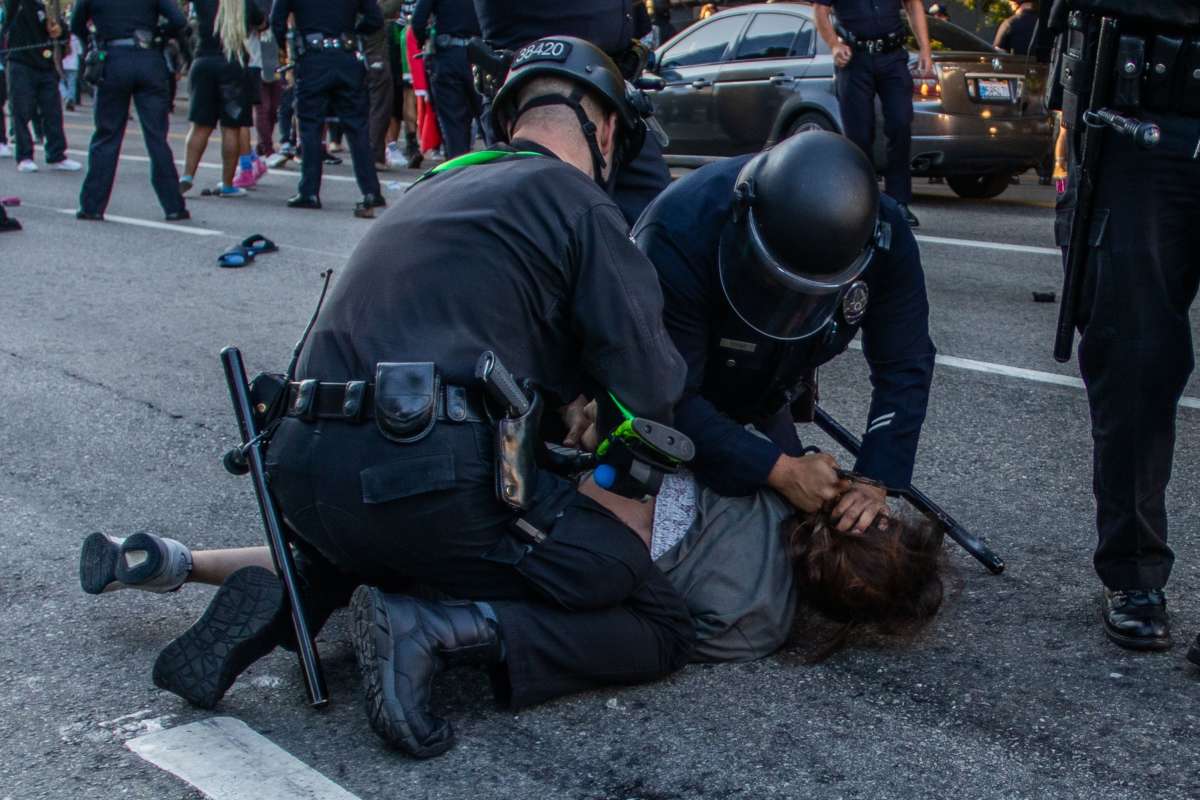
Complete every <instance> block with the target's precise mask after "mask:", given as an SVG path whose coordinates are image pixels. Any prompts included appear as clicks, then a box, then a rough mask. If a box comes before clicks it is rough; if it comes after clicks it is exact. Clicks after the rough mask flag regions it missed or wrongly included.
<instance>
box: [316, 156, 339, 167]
mask: <svg viewBox="0 0 1200 800" xmlns="http://www.w3.org/2000/svg"><path fill="white" fill-rule="evenodd" d="M321 160H322V161H324V162H325V163H326V164H328V165H329V166H331V167H336V166H337V165H338V164H341V163H342V160H341V159H340V158H338V157H337V156H335V155H333V154H332V153H330V152H325V153H323V154H322V155H321Z"/></svg>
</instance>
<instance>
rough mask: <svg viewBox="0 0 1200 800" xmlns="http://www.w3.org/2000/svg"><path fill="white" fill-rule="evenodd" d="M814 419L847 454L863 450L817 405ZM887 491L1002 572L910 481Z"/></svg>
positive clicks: (993, 556) (980, 543) (987, 551)
mask: <svg viewBox="0 0 1200 800" xmlns="http://www.w3.org/2000/svg"><path fill="white" fill-rule="evenodd" d="M813 422H815V423H817V427H819V428H820V429H821V430H823V431H825V433H827V434H829V437H830V438H831V439H833V440H834V441H835V442H837V443H838V444H840V445H841V446H842V447H844V448H846V449H847V450H849V451H850V454H851V455H853V456H857V455H858V453H859V451H860V450H861V449H862V443H861V442H859V441H858V438H857V437H855V435H854V434H852V433H851V432H850V431H848V430H846V428H845V427H844V426H843V425H842V423H840V422H838V421H837V420H836V419H834V418H833V417H831V416H830V415H829V412H828V411H826V410H825V409H823V408H821V407H820V406H816V407H815V408H814V414H813ZM888 493H889V494H895V495H897V496H899V497H903V498H904V499H905V500H907V501H908V502H909V503H912V505H913V506H914V507H915V508H916V509H917V510H918V511H921V512H922V513H924V514H926V515H927V516H930V517H933V518H934V519H936V520H937V521H938V522H939V523H941V525H942V526H943V527H944V528H945V529H946V535H948V536H949V537H950V538H951V539H953V540H954V541H956V542H958V545H959V546H960V547H961V548H962V549H964V550H966V551H967V552H968V553H970V554H971V555H972V556H974V557H975V559H976V560H977V561H978V562H979V563H980V564H983V565H984V566H985V567H987V569H988V572H991V573H992V574H993V575H999V574H1000V573H1001V572H1003V571H1004V559H1002V558H1001V557H1000V556H998V555H996V554H995V553H993V552H992V551H991V549H990V548H989V547H988V546H987V545H986V544H984V542H983V540H982V539H980V538H978V537H977V536H975V534H973V533H971V532H970V531H969V530H967V529H966V528H964V527H963V526H962V525H959V524H958V521H957V520H956V519H954V517H952V516H950V515H949V514H947V513H946V512H945V511H943V510H942V507H941V506H939V505H938V504H937V503H935V502H933V501H932V500H930V499H929V498H928V497H926V496H925V494H924V492H921V491H920V490H918V489H917V488H916V487H915V486H913V485H911V484H909V486H907V487H906V488H904V489H898V488H897V489H892V490H889V492H888Z"/></svg>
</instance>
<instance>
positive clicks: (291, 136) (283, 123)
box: [279, 78, 296, 145]
mask: <svg viewBox="0 0 1200 800" xmlns="http://www.w3.org/2000/svg"><path fill="white" fill-rule="evenodd" d="M282 80H283V79H282V78H281V79H280V81H281V82H282ZM295 124H296V87H295V86H286V85H285V86H284V88H283V94H281V95H280V96H279V143H280V144H284V143H287V144H292V145H294V144H296V131H295Z"/></svg>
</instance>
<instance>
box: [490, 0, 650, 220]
mask: <svg viewBox="0 0 1200 800" xmlns="http://www.w3.org/2000/svg"><path fill="white" fill-rule="evenodd" d="M637 5H640V2H638V3H637ZM634 11H635V3H634V0H572V2H570V3H563V2H560V0H475V12H476V13H477V14H478V15H479V26H480V28H481V29H482V31H483V38H484V39H485V40H487V42H488V44H490V45H491V46H492V47H495V48H497V49H501V50H512V51H516V50H519V49H520V48H522V47H524V46H525V45H527V44H529V43H530V42H532V41H533V40H535V39H538V38H540V37H542V36H556V35H563V36H575V37H578V38H580V39H587V40H588V41H589V42H591V43H592V44H594V45H596V46H597V47H599V48H600V49H601V50H603V51H604V52H605V53H607V54H608V55H609V56H610V57H611V58H612V59H613V60H614V61H616V62H617V64H618V65H627V64H630V63H632V61H633V60H634V59H630V58H629V56H630V47H631V44H632V42H633V40H634V39H637V38H639V37H642V36H644V35H645V34H646V33H647V32H648V31H649V26H648V22H646V24H644V25H641V26H639V25H638V23H637V15H635V14H634ZM641 16H643V17H644V16H645V14H644V13H643V14H642V15H641ZM623 71H624V72H625V78H626V79H627V80H632V79H633V78H635V77H637V76H636V75H633V74H630V69H629V67H627V66H623ZM670 183H671V173H670V171H669V170H668V169H667V162H666V160H664V159H663V154H662V145H661V144H660V143H659V141H658V139H656V138H655V137H654V136H647V137H646V141H645V143H644V144H643V145H642V149H641V151H640V152H639V153H638V154H637V157H636V158H634V159H633V160H632V161H630V162H629V163H627V164H624V165H622V166H621V168H620V169H619V170H617V174H616V177H615V178H614V181H613V187H612V194H613V199H614V200H616V201H617V205H618V206H620V207H621V213H622V214H624V215H625V219H626V220H627V221H628V222H629V224H630V225H633V223H634V222H636V221H637V218H638V217H639V216H641V213H642V211H644V210H645V208H646V206H648V205H650V201H651V200H653V199H654V198H655V197H657V196H658V193H659V192H661V191H662V190H663V189H665V188H667V186H668V185H670Z"/></svg>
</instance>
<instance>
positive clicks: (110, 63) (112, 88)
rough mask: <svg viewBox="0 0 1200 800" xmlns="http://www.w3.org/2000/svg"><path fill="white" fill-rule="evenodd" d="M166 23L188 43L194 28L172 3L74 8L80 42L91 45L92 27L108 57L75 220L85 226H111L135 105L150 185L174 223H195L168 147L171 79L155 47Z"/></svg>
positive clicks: (148, 0)
mask: <svg viewBox="0 0 1200 800" xmlns="http://www.w3.org/2000/svg"><path fill="white" fill-rule="evenodd" d="M160 16H161V17H163V18H164V19H166V21H167V22H166V25H165V28H166V32H167V34H168V35H171V36H174V37H179V38H180V39H182V38H183V33H184V31H186V29H187V20H186V19H185V18H184V16H183V14H182V13H181V12H180V11H179V7H178V5H176V4H175V3H173V2H170V0H78V2H76V4H75V10H74V12H73V14H72V15H71V31H72V32H73V33H74V34H75V35H76V36H78V37H79V40H80V41H81V42H82V41H86V40H87V35H88V23H89V22H91V23H92V24H93V25H94V26H95V28H96V35H95V36H96V42H97V44H98V46H99V47H100V48H101V49H102V50H103V51H104V52H105V53H106V58H105V60H104V78H103V80H102V81H101V82H100V84H99V85H98V86H97V87H96V107H95V110H94V116H95V124H96V130H95V133H93V134H92V143H91V145H90V146H89V147H88V169H87V175H86V176H85V177H84V179H83V187H82V188H81V189H80V191H79V210H78V211H77V212H76V213H75V216H76V217H78V218H79V219H89V220H100V219H103V218H104V210H105V208H107V207H108V199H109V196H110V195H111V194H112V186H113V180H114V179H115V178H116V175H117V159H118V157H119V156H120V154H121V142H122V140H124V138H125V124H126V122H127V121H128V119H129V101H130V100H131V99H132V100H133V103H134V106H135V107H136V108H137V113H138V120H139V121H140V122H141V125H142V138H143V139H144V140H145V142H146V151H147V152H148V153H149V155H150V183H151V184H152V185H153V186H154V192H155V194H156V195H158V202H159V205H161V206H162V209H163V212H164V213H165V215H166V218H167V220H168V221H172V222H175V221H180V220H185V219H189V218H190V216H191V215H190V214H189V213H188V210H187V207H186V206H185V204H184V201H183V195H182V194H180V192H179V173H178V172H177V171H176V169H175V157H174V155H173V154H172V153H171V146H170V145H169V144H167V127H168V123H169V121H168V114H169V109H170V106H171V89H170V75H169V74H168V71H167V65H166V61H165V59H164V57H163V52H162V48H161V47H159V46H156V45H155V44H154V41H153V40H154V34H155V31H156V30H157V28H158V21H159V17H160Z"/></svg>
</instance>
